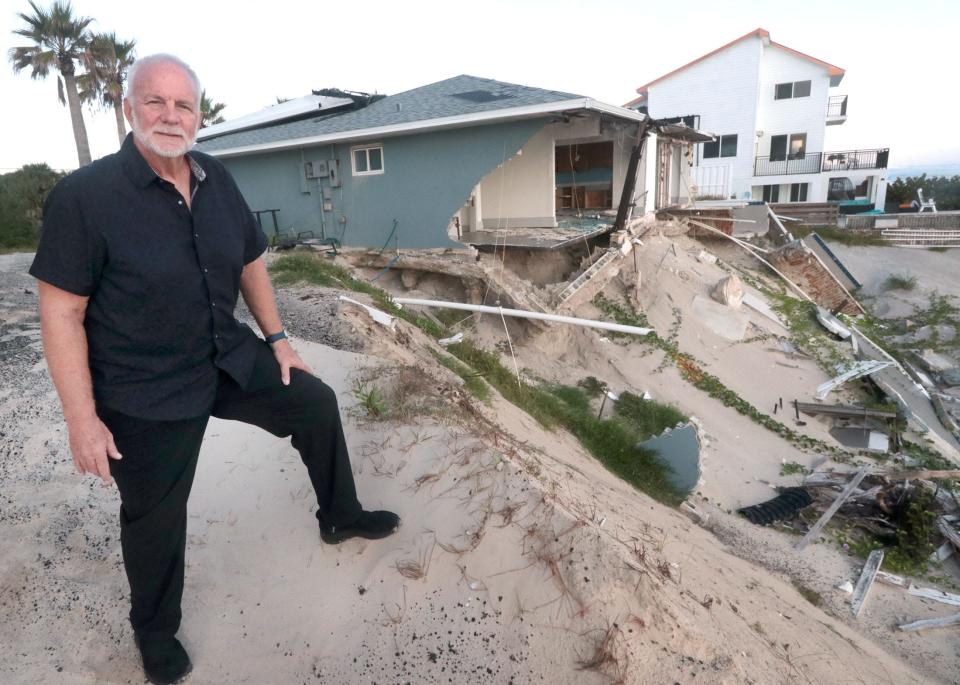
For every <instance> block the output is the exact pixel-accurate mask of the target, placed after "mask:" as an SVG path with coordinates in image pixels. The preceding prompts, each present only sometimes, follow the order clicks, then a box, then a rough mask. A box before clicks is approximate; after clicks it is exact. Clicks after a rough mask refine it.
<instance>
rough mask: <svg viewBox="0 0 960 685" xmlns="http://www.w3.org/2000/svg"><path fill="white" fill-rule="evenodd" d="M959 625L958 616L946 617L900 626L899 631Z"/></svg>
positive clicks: (959, 615) (959, 619)
mask: <svg viewBox="0 0 960 685" xmlns="http://www.w3.org/2000/svg"><path fill="white" fill-rule="evenodd" d="M957 624H960V614H954V615H953V616H946V617H944V618H928V619H925V620H923V621H914V622H913V623H905V624H903V625H902V626H900V630H923V629H924V628H945V627H947V626H953V625H957Z"/></svg>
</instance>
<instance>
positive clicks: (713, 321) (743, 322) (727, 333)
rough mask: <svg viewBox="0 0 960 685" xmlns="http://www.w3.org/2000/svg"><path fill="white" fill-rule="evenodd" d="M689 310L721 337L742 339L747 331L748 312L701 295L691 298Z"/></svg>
mask: <svg viewBox="0 0 960 685" xmlns="http://www.w3.org/2000/svg"><path fill="white" fill-rule="evenodd" d="M691 311H692V312H693V315H694V316H695V317H697V319H699V320H700V323H702V324H703V325H704V326H706V327H707V328H709V329H710V330H711V331H713V332H714V333H716V334H717V335H719V336H720V337H721V338H725V339H727V340H731V341H734V342H736V341H738V340H743V336H744V335H746V333H747V325H748V324H749V323H750V316H749V314H746V313H744V312H740V311H737V310H736V309H731V308H730V307H727V306H725V305H722V304H720V303H718V302H714V301H713V300H711V299H710V298H707V297H703V296H701V295H697V296H696V297H694V298H693V307H692V310H691Z"/></svg>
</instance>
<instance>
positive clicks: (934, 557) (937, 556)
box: [930, 540, 953, 563]
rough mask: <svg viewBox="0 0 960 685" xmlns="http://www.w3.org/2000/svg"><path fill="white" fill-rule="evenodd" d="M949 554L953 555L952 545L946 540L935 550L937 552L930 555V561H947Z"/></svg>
mask: <svg viewBox="0 0 960 685" xmlns="http://www.w3.org/2000/svg"><path fill="white" fill-rule="evenodd" d="M951 554H953V545H951V544H950V541H949V540H948V541H947V542H945V543H943V544H942V545H940V547H938V548H937V551H935V552H934V553H933V554H931V555H930V561H935V562H939V563H942V562H944V561H946V560H947V559H949V558H950V555H951Z"/></svg>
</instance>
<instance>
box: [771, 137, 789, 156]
mask: <svg viewBox="0 0 960 685" xmlns="http://www.w3.org/2000/svg"><path fill="white" fill-rule="evenodd" d="M786 158H787V137H786V136H770V161H771V162H782V161H783V160H785V159H786Z"/></svg>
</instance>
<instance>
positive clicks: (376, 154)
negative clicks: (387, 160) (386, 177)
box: [352, 145, 383, 176]
mask: <svg viewBox="0 0 960 685" xmlns="http://www.w3.org/2000/svg"><path fill="white" fill-rule="evenodd" d="M352 159H353V175H354V176H367V175H372V174H382V173H383V146H382V145H374V146H371V147H357V148H354V149H353V155H352Z"/></svg>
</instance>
